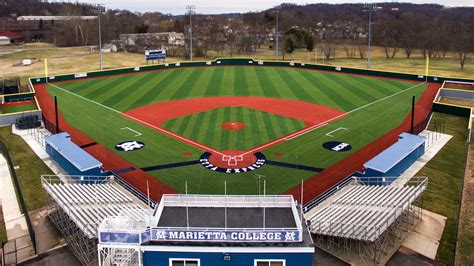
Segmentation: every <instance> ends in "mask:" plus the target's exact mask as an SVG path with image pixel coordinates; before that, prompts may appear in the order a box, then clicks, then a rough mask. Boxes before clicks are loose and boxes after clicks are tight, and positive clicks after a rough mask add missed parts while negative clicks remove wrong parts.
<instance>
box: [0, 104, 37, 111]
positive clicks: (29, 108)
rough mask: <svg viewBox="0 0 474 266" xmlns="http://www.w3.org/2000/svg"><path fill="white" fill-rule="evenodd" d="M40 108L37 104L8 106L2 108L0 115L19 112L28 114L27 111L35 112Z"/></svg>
mask: <svg viewBox="0 0 474 266" xmlns="http://www.w3.org/2000/svg"><path fill="white" fill-rule="evenodd" d="M37 109H38V107H37V106H36V104H35V103H33V104H24V105H14V106H6V107H0V114H11V113H18V112H26V111H33V110H37Z"/></svg>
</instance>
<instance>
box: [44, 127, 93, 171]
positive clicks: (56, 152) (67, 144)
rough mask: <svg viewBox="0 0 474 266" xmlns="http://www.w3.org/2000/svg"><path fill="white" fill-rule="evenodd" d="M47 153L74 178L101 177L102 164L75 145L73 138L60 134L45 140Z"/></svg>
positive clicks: (66, 134) (64, 133)
mask: <svg viewBox="0 0 474 266" xmlns="http://www.w3.org/2000/svg"><path fill="white" fill-rule="evenodd" d="M45 142H46V152H47V153H48V154H49V156H51V157H52V158H53V159H54V160H55V161H56V162H57V163H58V164H59V165H60V166H61V167H62V168H63V169H64V170H65V171H66V172H67V173H68V174H70V175H74V176H76V175H77V176H85V175H88V176H100V175H102V171H101V167H102V163H101V162H99V161H98V160H97V159H95V158H94V157H92V156H91V155H90V154H89V153H87V152H85V151H84V150H83V149H81V148H80V147H79V146H77V145H76V144H74V143H73V142H72V140H71V136H70V135H69V134H68V133H66V132H62V133H58V134H54V135H51V136H48V137H46V138H45Z"/></svg>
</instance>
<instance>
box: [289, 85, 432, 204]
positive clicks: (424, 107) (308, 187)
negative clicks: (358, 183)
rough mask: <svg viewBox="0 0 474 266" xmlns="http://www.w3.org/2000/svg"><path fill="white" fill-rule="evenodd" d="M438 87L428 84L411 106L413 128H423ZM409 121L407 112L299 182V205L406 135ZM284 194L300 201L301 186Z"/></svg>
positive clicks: (334, 183) (360, 167)
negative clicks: (386, 129) (395, 123)
mask: <svg viewBox="0 0 474 266" xmlns="http://www.w3.org/2000/svg"><path fill="white" fill-rule="evenodd" d="M440 86H441V84H437V83H429V84H428V87H427V89H426V90H425V92H424V93H423V95H421V97H420V99H419V100H418V102H417V103H416V106H415V125H424V123H425V122H426V119H427V118H428V117H429V114H430V112H431V107H432V105H433V100H434V98H435V96H436V93H437V92H438V90H439V88H440ZM410 118H411V112H410V114H408V115H407V117H406V119H405V120H404V121H403V123H402V124H401V125H400V126H398V127H396V128H395V129H393V130H392V131H390V132H389V133H387V134H385V135H384V136H381V137H379V138H378V139H376V140H375V141H373V142H371V143H370V144H368V145H366V146H365V147H363V148H362V149H360V150H358V151H357V152H355V153H353V154H351V155H350V156H347V157H346V158H344V159H342V160H340V161H339V162H337V163H335V164H333V165H332V166H330V167H329V168H326V169H325V170H324V171H322V172H321V173H319V174H317V175H314V176H313V177H311V178H309V179H307V180H305V181H304V183H303V187H304V198H303V202H304V203H307V202H309V201H310V200H312V199H313V198H315V197H317V196H318V195H321V194H322V193H324V192H325V191H326V190H328V189H329V188H331V187H333V186H335V185H336V184H337V183H339V182H340V181H342V180H343V179H344V178H346V177H347V176H349V175H351V174H352V173H354V172H356V171H360V170H362V168H363V164H364V163H365V162H367V161H369V160H370V159H371V158H373V157H374V156H376V155H377V154H379V153H380V152H382V151H383V150H385V149H386V148H388V147H389V146H390V145H392V144H393V143H395V142H396V141H397V139H398V135H400V134H401V133H403V132H409V130H410V124H411V121H410ZM422 128H424V127H422ZM285 194H291V195H293V196H295V198H300V197H301V187H300V186H296V187H294V188H292V189H290V190H289V191H287V192H286V193H285Z"/></svg>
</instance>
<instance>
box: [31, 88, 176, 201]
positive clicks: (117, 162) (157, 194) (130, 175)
mask: <svg viewBox="0 0 474 266" xmlns="http://www.w3.org/2000/svg"><path fill="white" fill-rule="evenodd" d="M35 90H36V98H37V100H38V102H39V104H40V106H41V109H42V110H43V116H44V118H45V120H47V121H49V122H50V123H53V121H54V120H55V119H54V102H53V99H52V98H51V96H50V95H49V94H48V91H47V90H46V87H45V84H38V85H35ZM51 125H52V124H51ZM59 128H60V130H61V131H66V132H68V133H69V134H70V135H71V138H72V141H73V142H74V143H76V144H77V145H79V146H81V145H84V144H88V143H92V142H94V140H93V139H92V138H90V137H88V136H87V135H85V134H84V133H82V132H80V131H79V130H77V129H75V128H74V127H72V126H71V125H69V124H68V123H67V121H66V120H65V119H64V117H63V115H62V114H61V113H59ZM48 129H49V130H51V131H54V129H53V128H48ZM85 150H86V151H87V152H88V153H90V154H91V155H92V156H94V157H95V158H96V159H97V160H99V161H101V162H102V163H103V166H104V168H105V169H108V170H115V171H116V170H120V169H124V168H129V167H133V168H135V166H134V165H133V164H132V163H130V162H128V161H127V160H125V159H123V158H122V157H120V156H118V155H117V154H115V153H114V152H113V151H111V150H109V149H107V148H106V147H104V146H102V145H100V144H97V145H93V146H90V147H88V148H85ZM120 176H121V177H122V178H123V179H125V180H126V181H127V182H129V183H130V184H131V185H132V186H134V187H136V188H137V189H138V190H140V191H142V192H145V191H147V184H148V187H149V189H150V197H151V198H152V199H153V200H159V199H160V198H161V195H163V194H174V193H176V191H175V190H174V189H172V188H170V187H168V186H167V185H165V184H164V183H162V182H160V181H159V180H157V179H156V178H154V177H153V176H151V175H149V174H147V173H146V172H145V171H143V170H141V169H139V168H135V169H134V170H133V171H130V172H126V173H123V174H120Z"/></svg>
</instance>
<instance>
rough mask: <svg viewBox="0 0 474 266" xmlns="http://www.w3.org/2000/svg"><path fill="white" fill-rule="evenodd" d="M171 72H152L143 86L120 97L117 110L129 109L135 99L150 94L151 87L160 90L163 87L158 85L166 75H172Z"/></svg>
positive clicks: (116, 105) (116, 106)
mask: <svg viewBox="0 0 474 266" xmlns="http://www.w3.org/2000/svg"><path fill="white" fill-rule="evenodd" d="M171 73H172V72H171V71H165V72H159V73H156V72H155V73H151V74H152V75H151V76H150V78H149V80H146V81H145V82H144V83H143V84H142V86H139V87H137V88H135V89H132V90H131V91H130V93H129V94H128V95H127V97H124V98H122V99H119V100H118V101H117V103H115V104H114V108H115V109H116V110H121V111H128V110H129V108H130V106H131V105H132V104H133V103H134V101H133V100H135V99H140V98H142V97H144V95H148V92H149V90H150V89H155V90H160V89H161V88H159V87H157V85H158V84H159V83H160V82H161V81H162V80H164V79H165V78H166V77H168V76H169V75H171Z"/></svg>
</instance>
